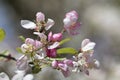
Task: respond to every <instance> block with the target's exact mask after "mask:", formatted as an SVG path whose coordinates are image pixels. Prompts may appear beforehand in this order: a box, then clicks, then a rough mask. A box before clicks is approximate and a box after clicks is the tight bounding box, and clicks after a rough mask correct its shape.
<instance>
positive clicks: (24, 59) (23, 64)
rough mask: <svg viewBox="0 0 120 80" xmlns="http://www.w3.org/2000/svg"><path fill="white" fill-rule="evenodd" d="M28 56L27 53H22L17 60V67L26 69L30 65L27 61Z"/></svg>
mask: <svg viewBox="0 0 120 80" xmlns="http://www.w3.org/2000/svg"><path fill="white" fill-rule="evenodd" d="M27 60H28V58H27V57H26V56H25V55H22V56H21V57H20V58H19V59H18V60H17V68H18V69H19V70H25V69H27V67H28V63H27Z"/></svg>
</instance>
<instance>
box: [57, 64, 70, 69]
mask: <svg viewBox="0 0 120 80" xmlns="http://www.w3.org/2000/svg"><path fill="white" fill-rule="evenodd" d="M58 66H59V67H60V69H61V70H63V71H67V70H68V66H67V65H66V64H62V63H59V64H58Z"/></svg>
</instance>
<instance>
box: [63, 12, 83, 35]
mask: <svg viewBox="0 0 120 80" xmlns="http://www.w3.org/2000/svg"><path fill="white" fill-rule="evenodd" d="M77 20H78V13H77V12H76V11H74V10H73V11H70V12H68V13H66V16H65V18H64V19H63V23H64V28H65V30H66V31H67V32H68V33H69V34H70V35H76V34H79V32H78V30H79V28H80V26H81V24H80V22H77Z"/></svg>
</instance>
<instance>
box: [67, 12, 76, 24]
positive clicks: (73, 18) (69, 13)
mask: <svg viewBox="0 0 120 80" xmlns="http://www.w3.org/2000/svg"><path fill="white" fill-rule="evenodd" d="M66 18H70V20H71V21H72V22H76V21H77V19H78V13H77V12H76V11H74V10H73V11H70V12H68V13H66Z"/></svg>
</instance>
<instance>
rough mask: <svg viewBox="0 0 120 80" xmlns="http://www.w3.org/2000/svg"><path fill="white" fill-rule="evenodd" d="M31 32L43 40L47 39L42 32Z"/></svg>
mask: <svg viewBox="0 0 120 80" xmlns="http://www.w3.org/2000/svg"><path fill="white" fill-rule="evenodd" d="M33 34H35V35H38V36H39V37H40V38H41V39H43V40H46V39H47V36H46V35H45V34H44V33H39V32H34V33H33Z"/></svg>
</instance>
